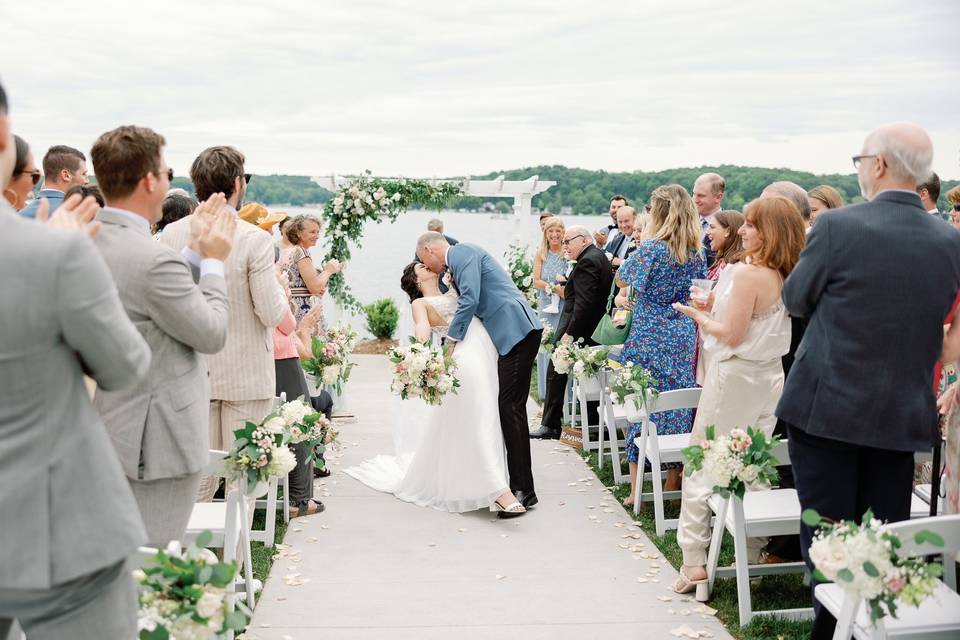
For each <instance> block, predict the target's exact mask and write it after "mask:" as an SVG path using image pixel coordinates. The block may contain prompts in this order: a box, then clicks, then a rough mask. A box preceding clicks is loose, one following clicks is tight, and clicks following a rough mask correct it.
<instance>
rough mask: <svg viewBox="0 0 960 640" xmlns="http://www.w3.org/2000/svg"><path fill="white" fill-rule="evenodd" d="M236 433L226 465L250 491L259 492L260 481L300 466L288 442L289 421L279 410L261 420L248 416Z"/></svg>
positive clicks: (247, 491) (227, 470)
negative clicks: (258, 422)
mask: <svg viewBox="0 0 960 640" xmlns="http://www.w3.org/2000/svg"><path fill="white" fill-rule="evenodd" d="M233 435H234V436H235V438H236V439H235V440H234V441H233V445H232V446H231V447H230V453H228V454H227V457H226V459H225V461H224V468H225V470H226V474H227V476H228V477H229V478H231V479H236V480H239V481H240V482H241V483H242V484H241V486H242V487H244V493H246V494H248V495H255V494H257V493H258V492H259V491H260V489H259V487H258V485H260V483H263V482H267V481H268V480H270V478H282V477H283V476H285V475H287V474H288V473H290V471H292V470H293V468H294V467H296V466H297V458H296V456H295V455H294V454H293V451H291V450H290V447H288V446H287V444H288V443H289V442H290V431H289V428H288V426H287V422H286V420H284V418H283V417H282V416H281V415H280V414H279V413H278V412H274V413H271V414H270V415H268V416H267V417H266V418H264V419H263V420H262V421H261V423H260V424H257V423H255V422H250V421H249V420H248V421H247V422H245V423H244V425H243V426H242V427H240V428H239V429H237V430H236V431H234V432H233Z"/></svg>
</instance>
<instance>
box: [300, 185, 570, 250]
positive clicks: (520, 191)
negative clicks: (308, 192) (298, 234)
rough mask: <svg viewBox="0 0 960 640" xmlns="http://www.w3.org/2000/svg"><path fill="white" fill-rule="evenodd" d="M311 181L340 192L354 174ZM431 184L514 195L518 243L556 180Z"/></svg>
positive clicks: (500, 195) (490, 195) (465, 191)
mask: <svg viewBox="0 0 960 640" xmlns="http://www.w3.org/2000/svg"><path fill="white" fill-rule="evenodd" d="M381 179H382V180H399V179H400V178H381ZM311 180H312V181H313V182H314V183H316V184H317V185H319V186H321V187H323V188H324V189H327V190H328V191H337V190H338V189H341V188H342V187H344V186H346V185H347V184H349V183H350V180H351V176H338V175H336V174H330V175H327V176H315V177H313V178H311ZM428 182H430V184H432V185H433V186H437V185H438V184H440V183H443V182H462V183H463V194H464V195H467V196H481V197H486V198H513V215H514V221H513V227H514V235H515V236H516V238H517V242H518V243H519V244H521V245H525V244H527V243H528V240H529V233H530V225H529V224H528V222H529V220H530V213H531V207H532V201H533V196H535V195H537V194H538V193H543V192H544V191H546V190H547V189H549V188H550V187H553V186H555V185H556V184H557V183H556V182H554V181H552V180H541V179H540V176H530V177H529V178H527V179H526V180H505V179H504V177H503V176H502V175H501V176H497V177H496V178H494V179H493V180H474V179H472V178H470V177H469V176H468V177H466V178H464V179H463V180H460V179H458V178H444V179H437V178H433V179H432V180H429V181H428Z"/></svg>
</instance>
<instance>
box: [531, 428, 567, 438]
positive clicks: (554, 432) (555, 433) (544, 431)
mask: <svg viewBox="0 0 960 640" xmlns="http://www.w3.org/2000/svg"><path fill="white" fill-rule="evenodd" d="M530 437H531V438H538V439H540V440H559V439H560V429H548V428H547V427H544V426H541V427H540V428H539V429H537V430H536V431H531V432H530Z"/></svg>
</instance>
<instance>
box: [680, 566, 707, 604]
mask: <svg viewBox="0 0 960 640" xmlns="http://www.w3.org/2000/svg"><path fill="white" fill-rule="evenodd" d="M683 569H684V567H683V566H681V567H680V577H679V578H677V581H676V582H674V583H673V591H674V593H679V594H686V593H692V592H694V591H696V595H695V598H696V600H697V602H706V601H707V600H709V599H710V584H709V578H701V579H700V580H691V579H690V578H688V577H687V574H685V573H684V572H683Z"/></svg>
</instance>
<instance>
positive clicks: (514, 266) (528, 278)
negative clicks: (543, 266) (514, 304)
mask: <svg viewBox="0 0 960 640" xmlns="http://www.w3.org/2000/svg"><path fill="white" fill-rule="evenodd" d="M503 257H504V258H506V259H507V273H509V274H510V279H511V280H513V284H515V285H517V289H520V293H522V294H523V295H524V297H525V298H526V299H527V302H529V303H530V306H531V307H533V308H534V309H536V308H537V304H538V300H537V298H538V296H537V290H536V289H535V288H534V286H533V262H531V261H530V258H529V257H528V256H527V248H526V247H522V246H520V245H516V244H511V245H510V247H509V248H508V249H507V251H506V253H504V254H503Z"/></svg>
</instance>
